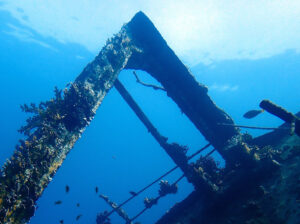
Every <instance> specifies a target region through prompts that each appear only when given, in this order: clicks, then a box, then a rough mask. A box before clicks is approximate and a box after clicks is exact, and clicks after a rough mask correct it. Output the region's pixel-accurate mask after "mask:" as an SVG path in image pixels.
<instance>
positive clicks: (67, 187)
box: [66, 185, 70, 193]
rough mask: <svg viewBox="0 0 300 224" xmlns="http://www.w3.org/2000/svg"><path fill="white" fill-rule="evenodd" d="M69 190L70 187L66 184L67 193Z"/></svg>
mask: <svg viewBox="0 0 300 224" xmlns="http://www.w3.org/2000/svg"><path fill="white" fill-rule="evenodd" d="M69 191H70V187H69V186H68V185H66V193H69Z"/></svg>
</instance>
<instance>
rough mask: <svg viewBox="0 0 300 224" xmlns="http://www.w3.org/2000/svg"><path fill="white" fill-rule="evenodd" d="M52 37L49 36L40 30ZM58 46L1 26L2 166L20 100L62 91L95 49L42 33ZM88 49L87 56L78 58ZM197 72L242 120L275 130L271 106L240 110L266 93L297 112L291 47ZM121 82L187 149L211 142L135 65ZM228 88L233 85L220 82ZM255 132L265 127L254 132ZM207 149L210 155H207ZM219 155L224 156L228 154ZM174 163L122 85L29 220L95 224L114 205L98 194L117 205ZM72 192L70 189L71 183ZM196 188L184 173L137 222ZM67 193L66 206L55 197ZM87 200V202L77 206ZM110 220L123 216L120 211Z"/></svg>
mask: <svg viewBox="0 0 300 224" xmlns="http://www.w3.org/2000/svg"><path fill="white" fill-rule="evenodd" d="M0 18H1V19H2V21H4V19H5V21H6V22H5V23H4V22H0V30H2V31H3V30H5V29H7V27H6V26H5V24H6V23H7V22H15V21H14V20H13V19H12V18H11V17H10V16H9V14H7V13H5V12H1V13H0ZM41 38H44V37H41ZM43 40H44V41H47V42H48V43H50V44H51V45H52V46H54V47H55V50H53V49H48V48H45V47H43V46H40V45H39V44H35V43H32V42H26V41H25V42H24V41H20V40H18V39H16V38H15V37H12V36H9V35H7V34H5V33H4V32H0V59H1V60H0V83H1V88H0V99H1V104H0V111H1V116H0V123H1V129H0V136H1V150H0V164H1V165H2V164H3V163H4V162H5V160H6V158H9V157H10V155H11V154H12V152H13V149H14V146H15V145H16V144H17V141H18V139H20V138H23V136H21V135H20V134H19V133H18V132H17V130H18V129H19V128H20V126H21V125H23V124H25V120H26V117H27V115H26V114H24V113H22V112H21V110H20V108H19V105H20V104H23V103H30V102H35V103H38V102H40V101H45V100H47V99H49V98H51V97H52V96H53V89H54V86H58V87H59V88H64V86H65V85H66V84H67V83H68V82H71V81H73V80H74V79H75V78H76V76H77V75H78V74H79V73H80V72H81V71H82V69H83V68H84V67H85V65H86V64H87V63H88V62H90V61H92V60H93V58H94V57H95V54H92V53H90V52H89V51H87V50H86V49H85V48H84V47H83V46H81V45H79V44H68V43H60V42H57V41H56V40H54V39H47V38H44V39H43ZM76 55H80V56H81V57H76ZM190 70H191V71H192V73H193V74H194V75H195V77H196V79H197V80H198V81H199V82H201V83H203V84H205V85H207V86H208V87H211V88H210V89H209V95H210V96H211V97H212V99H213V100H214V101H215V102H216V104H217V105H218V106H220V107H221V108H222V109H224V110H225V111H226V112H227V113H228V114H230V115H231V116H232V117H233V119H234V120H235V122H236V123H237V124H243V125H257V126H271V127H274V126H275V127H276V126H278V125H280V124H281V121H280V120H279V119H278V118H276V117H273V116H271V115H270V114H267V113H263V114H262V115H260V116H258V117H257V118H255V119H253V120H245V119H244V118H243V117H242V115H243V114H244V113H245V112H246V111H248V110H250V109H258V104H259V102H260V101H261V100H262V99H270V100H272V101H274V102H275V103H277V104H279V105H281V106H283V107H285V108H286V109H288V110H289V111H291V112H294V113H296V112H298V111H299V109H300V108H299V99H300V91H299V90H298V86H299V83H300V75H299V72H300V55H299V54H298V53H297V52H295V51H293V50H290V51H286V52H284V53H282V54H279V55H276V56H273V57H270V58H265V59H259V60H228V61H219V62H214V63H212V64H210V65H203V64H199V65H196V66H194V67H191V68H190ZM138 74H139V76H140V78H141V79H142V80H143V81H144V82H147V83H153V84H158V83H156V81H155V80H153V79H152V78H151V77H150V76H149V75H148V74H146V73H144V72H142V71H138ZM120 80H121V81H122V83H123V84H124V85H125V86H126V88H127V89H128V90H129V92H130V93H131V94H132V96H133V97H134V98H135V99H136V101H137V102H138V104H139V105H140V106H141V108H142V109H143V110H144V112H145V113H146V114H147V115H148V117H149V118H150V120H151V121H152V122H153V124H154V125H155V126H156V127H157V128H158V130H159V131H160V132H161V133H162V134H163V135H164V136H167V137H168V138H169V139H170V142H178V143H180V144H182V145H187V146H188V147H189V151H188V153H189V154H192V153H193V152H195V151H196V150H197V149H199V148H201V147H202V146H203V145H205V144H206V141H205V140H204V139H203V137H202V135H201V134H200V133H199V132H198V131H197V129H196V128H195V127H194V126H193V124H192V123H191V122H190V121H189V120H188V119H187V117H186V116H185V115H183V114H182V113H181V111H180V110H179V109H178V108H177V106H176V105H175V103H174V102H172V101H171V99H170V98H168V97H167V96H166V94H165V93H164V92H162V91H154V90H153V89H150V88H146V87H143V86H141V85H139V84H137V83H136V82H135V79H134V76H133V75H132V71H122V72H121V74H120ZM221 85H229V86H230V88H231V89H230V88H227V89H226V88H225V89H224V88H223V89H221V88H216V86H219V87H220V86H221ZM249 132H250V133H252V134H253V135H255V136H257V135H260V134H263V133H264V132H261V131H259V132H258V131H249ZM204 154H205V153H204ZM213 156H214V157H215V158H216V159H217V160H219V161H221V163H222V159H221V158H220V156H219V155H218V154H217V153H215V154H213ZM173 166H174V163H173V162H172V161H171V160H170V158H169V157H168V156H167V155H166V153H165V152H164V151H163V149H162V148H161V147H160V146H159V145H158V144H157V143H156V141H155V140H154V139H153V137H152V136H151V135H150V134H149V133H148V132H147V130H146V128H145V127H144V126H143V125H142V123H141V122H140V121H139V120H138V118H137V117H136V116H135V114H134V113H133V112H132V111H131V109H130V108H129V107H128V105H127V104H126V103H125V102H124V101H123V99H122V98H121V96H120V95H119V94H118V93H117V91H116V90H115V89H112V90H111V91H110V92H109V94H108V95H107V96H106V98H105V99H104V101H103V103H102V105H101V106H100V108H99V110H98V112H97V114H96V116H95V119H94V120H93V122H92V123H91V125H90V126H89V127H88V128H87V129H86V131H85V132H84V134H83V135H82V138H81V139H80V140H79V141H78V142H77V143H76V145H75V147H74V148H73V149H72V151H71V152H70V153H69V154H68V156H67V159H66V160H65V162H64V163H63V165H62V167H61V168H60V169H59V170H58V172H57V174H56V175H55V177H54V178H53V181H52V182H51V183H50V184H49V186H48V187H47V189H46V190H45V191H44V193H43V195H42V197H41V198H40V199H39V200H38V202H37V206H38V209H37V212H36V214H35V216H34V217H33V218H32V219H31V221H30V224H40V223H45V224H47V223H49V224H50V223H59V220H61V219H63V220H64V221H65V222H64V223H75V218H76V216H77V215H78V214H82V215H83V216H82V217H81V219H80V220H78V222H77V223H95V220H96V215H97V213H99V212H101V211H104V210H109V207H108V206H107V205H106V204H105V203H104V202H103V200H102V199H100V198H99V197H98V195H97V194H96V193H95V187H96V186H98V188H99V193H101V194H105V195H107V196H109V197H110V198H111V199H112V200H114V201H116V202H117V203H120V202H122V201H123V200H125V199H126V198H128V197H129V196H130V194H129V191H131V190H133V191H137V190H139V189H140V188H142V187H144V186H145V185H147V184H148V183H150V182H151V181H152V180H154V179H155V178H157V177H158V176H160V175H161V174H163V173H164V172H166V171H167V170H169V169H170V168H172V167H173ZM180 175H181V172H180V171H177V172H175V173H173V174H172V175H170V176H169V177H167V178H166V179H167V180H169V181H171V182H172V181H174V180H176V178H178V177H179V176H180ZM66 185H68V186H70V192H69V193H66V192H65V186H66ZM157 190H158V184H156V185H155V186H154V187H152V188H150V189H149V190H147V191H146V192H145V193H143V194H142V195H141V196H139V197H137V198H136V199H134V200H133V201H132V202H130V203H129V204H128V205H126V206H125V207H124V209H125V210H126V212H128V214H129V215H130V216H131V217H132V216H134V215H136V214H137V213H138V212H139V211H140V210H142V209H143V198H144V197H146V196H147V197H155V196H157ZM192 190H193V187H192V186H191V185H190V184H188V183H187V181H186V180H182V181H181V182H180V183H179V192H178V193H177V194H176V195H168V196H167V197H165V198H163V199H161V200H160V201H159V204H158V205H157V206H154V207H153V208H152V209H151V210H149V211H147V212H146V213H145V214H143V215H142V216H141V217H140V218H139V219H137V221H140V222H142V223H143V224H150V223H154V222H155V221H156V220H157V219H158V218H159V217H160V216H161V215H163V214H164V213H165V212H166V211H167V210H168V209H170V207H171V206H173V205H174V204H175V203H176V202H179V201H181V200H182V199H184V198H185V197H186V196H187V195H188V194H189V193H190V192H192ZM57 200H62V202H63V203H62V204H61V205H54V201H57ZM77 203H80V207H76V204H77ZM112 223H122V221H121V220H120V218H119V217H117V216H116V215H113V216H112Z"/></svg>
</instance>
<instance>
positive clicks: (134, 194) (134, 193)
mask: <svg viewBox="0 0 300 224" xmlns="http://www.w3.org/2000/svg"><path fill="white" fill-rule="evenodd" d="M129 193H130V194H131V195H132V196H137V193H136V192H134V191H129Z"/></svg>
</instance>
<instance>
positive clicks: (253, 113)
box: [243, 110, 264, 119]
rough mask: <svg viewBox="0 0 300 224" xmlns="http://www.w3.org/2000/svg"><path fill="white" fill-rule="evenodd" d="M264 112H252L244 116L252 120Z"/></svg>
mask: <svg viewBox="0 0 300 224" xmlns="http://www.w3.org/2000/svg"><path fill="white" fill-rule="evenodd" d="M262 112H264V110H250V111H248V112H247V113H245V114H244V115H243V117H244V118H247V119H251V118H254V117H256V116H257V115H259V114H261V113H262Z"/></svg>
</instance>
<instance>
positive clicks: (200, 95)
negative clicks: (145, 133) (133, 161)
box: [0, 12, 259, 224]
mask: <svg viewBox="0 0 300 224" xmlns="http://www.w3.org/2000/svg"><path fill="white" fill-rule="evenodd" d="M124 68H125V69H141V70H144V71H147V72H148V73H149V74H150V75H152V76H153V77H154V78H155V79H157V80H158V81H159V82H160V83H161V84H162V86H163V88H164V89H165V91H166V92H167V95H168V96H169V97H171V98H172V99H173V100H174V102H175V103H176V104H177V105H178V106H179V107H180V109H181V110H182V111H183V113H185V114H186V115H187V117H188V118H189V119H190V120H191V121H192V122H193V124H194V125H195V127H196V128H197V129H198V130H199V131H200V132H201V133H202V134H203V136H204V137H205V138H206V139H207V140H208V141H209V142H210V143H211V144H212V145H213V146H214V147H215V148H216V150H218V151H219V153H220V154H221V155H222V156H223V157H224V159H225V160H226V162H227V163H228V164H235V163H239V164H243V163H245V164H248V163H249V162H250V163H251V164H252V163H253V162H254V163H255V162H256V161H258V160H259V158H258V157H257V156H256V154H255V153H253V151H252V150H251V149H250V148H249V147H247V145H245V144H244V143H243V142H242V138H241V135H240V133H239V132H238V129H237V128H236V127H234V126H230V125H228V126H220V125H218V124H219V123H227V124H233V120H232V119H231V118H230V117H229V116H228V115H227V114H226V113H225V112H224V111H222V110H221V109H220V108H218V107H217V106H216V105H215V104H214V102H213V101H212V100H211V99H210V97H209V96H208V95H207V88H206V87H205V86H204V85H202V84H199V83H198V82H197V81H196V80H195V78H194V77H193V76H192V74H191V73H190V72H189V70H188V69H187V68H186V67H185V66H184V65H183V63H182V62H181V61H180V60H179V59H178V57H177V56H176V55H175V54H174V52H173V51H172V50H171V49H170V48H169V47H168V45H167V43H166V42H165V41H164V39H163V38H162V36H161V35H160V34H159V32H158V31H157V30H156V28H155V27H154V25H153V24H152V23H151V21H150V20H149V19H148V18H147V17H146V16H145V15H144V14H143V13H142V12H140V13H138V14H136V15H135V16H134V18H133V19H132V20H131V21H130V22H129V23H128V24H125V25H124V26H123V27H122V29H121V31H120V32H119V33H118V34H116V35H115V36H114V37H113V38H111V39H109V40H108V41H107V43H106V45H105V46H104V47H103V48H102V50H101V51H100V53H99V55H98V56H97V57H96V58H95V60H94V61H93V62H91V63H90V64H88V65H87V66H86V68H85V69H84V70H83V72H82V73H81V74H80V75H79V76H78V78H77V79H76V80H75V81H74V83H73V84H71V86H70V87H69V88H68V89H66V90H64V91H63V95H61V92H59V91H58V90H56V96H55V98H54V99H51V100H50V101H48V102H46V103H41V104H40V105H39V106H35V105H31V106H24V107H23V109H24V110H25V111H27V112H33V113H34V116H33V117H32V118H30V119H29V120H28V124H27V125H25V126H24V127H22V128H21V131H22V132H24V133H25V134H27V135H28V138H27V139H26V140H25V141H21V142H20V145H18V146H17V147H16V151H15V152H14V154H13V156H12V157H11V158H10V159H9V160H8V161H7V162H6V163H5V165H4V167H3V169H2V175H1V177H0V223H9V224H10V223H20V224H21V223H26V222H27V221H28V220H29V219H30V217H31V216H32V215H33V214H34V211H35V202H36V200H37V199H38V198H39V196H40V195H41V194H42V192H43V190H44V189H45V187H46V186H47V185H48V184H49V182H50V181H51V178H52V177H53V175H54V174H55V172H56V171H57V169H58V168H59V167H60V166H61V164H62V162H63V160H64V159H65V157H66V155H67V153H68V152H69V151H70V149H71V148H72V147H73V145H74V143H75V142H76V140H77V139H78V138H79V137H80V135H81V133H82V132H83V131H84V129H85V128H86V126H87V125H88V124H89V123H90V122H91V120H92V119H93V117H94V115H95V113H96V110H97V108H98V107H99V105H100V104H101V102H102V100H103V98H104V97H105V95H106V94H107V92H108V91H109V90H110V89H111V88H112V87H113V85H114V82H115V80H116V78H117V76H118V74H119V73H120V71H121V70H122V69H124ZM175 162H176V161H175ZM179 162H180V161H179Z"/></svg>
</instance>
